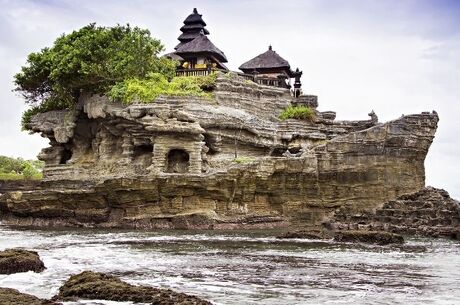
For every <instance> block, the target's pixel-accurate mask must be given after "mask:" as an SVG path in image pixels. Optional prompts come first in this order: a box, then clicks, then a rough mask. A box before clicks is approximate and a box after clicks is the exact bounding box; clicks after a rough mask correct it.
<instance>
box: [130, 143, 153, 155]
mask: <svg viewBox="0 0 460 305" xmlns="http://www.w3.org/2000/svg"><path fill="white" fill-rule="evenodd" d="M152 153H153V145H152V144H143V145H137V146H134V152H133V154H134V158H137V157H139V156H142V155H146V154H147V155H149V156H151V155H152Z"/></svg>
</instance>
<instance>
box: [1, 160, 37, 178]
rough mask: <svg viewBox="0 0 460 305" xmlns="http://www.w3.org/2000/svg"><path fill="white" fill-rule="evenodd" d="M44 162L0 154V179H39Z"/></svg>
mask: <svg viewBox="0 0 460 305" xmlns="http://www.w3.org/2000/svg"><path fill="white" fill-rule="evenodd" d="M43 167H44V162H42V161H39V160H24V159H22V158H10V157H6V156H0V180H20V179H41V178H42V172H41V171H42V169H43Z"/></svg>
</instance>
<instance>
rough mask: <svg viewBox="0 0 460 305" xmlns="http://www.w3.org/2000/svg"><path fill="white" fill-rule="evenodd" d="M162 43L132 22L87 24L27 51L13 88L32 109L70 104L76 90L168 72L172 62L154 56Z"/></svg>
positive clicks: (94, 89)
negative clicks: (38, 47)
mask: <svg viewBox="0 0 460 305" xmlns="http://www.w3.org/2000/svg"><path fill="white" fill-rule="evenodd" d="M162 50H163V45H162V44H161V42H160V41H159V40H157V39H154V38H152V37H151V36H150V32H149V31H148V30H144V29H140V28H138V27H131V26H129V25H126V26H121V25H118V26H115V27H100V26H96V24H94V23H93V24H90V25H88V26H85V27H83V28H81V29H80V30H77V31H74V32H72V33H70V34H68V35H62V36H61V37H59V38H58V39H56V41H55V42H54V45H53V46H52V47H50V48H44V49H42V50H41V51H40V52H37V53H31V54H30V55H29V56H28V58H27V64H26V65H25V66H23V67H22V69H21V72H20V73H18V74H16V75H15V85H16V89H15V90H16V91H18V92H20V93H21V94H22V95H23V97H24V98H25V100H26V102H27V103H31V104H33V106H34V107H33V108H32V109H29V110H28V111H26V113H25V114H24V117H23V123H24V120H27V119H29V118H30V116H31V115H32V114H33V113H37V112H41V111H48V110H52V109H65V108H69V107H71V106H72V105H73V104H75V102H76V101H77V100H78V97H79V95H80V93H81V92H82V91H86V92H91V93H99V94H105V93H107V92H108V91H109V90H110V89H111V88H112V86H114V85H115V84H117V83H118V82H122V81H123V80H125V79H130V78H140V79H143V78H145V77H146V76H147V75H148V74H150V73H161V74H163V75H164V76H165V77H166V78H167V79H169V80H170V79H172V77H173V76H174V71H175V66H176V63H175V62H173V61H171V60H169V59H166V58H160V57H158V54H159V53H160V52H161V51H162Z"/></svg>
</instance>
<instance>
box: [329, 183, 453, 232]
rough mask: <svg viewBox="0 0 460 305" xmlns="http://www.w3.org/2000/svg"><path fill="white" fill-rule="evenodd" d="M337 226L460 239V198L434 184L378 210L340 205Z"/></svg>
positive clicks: (348, 228) (392, 201)
mask: <svg viewBox="0 0 460 305" xmlns="http://www.w3.org/2000/svg"><path fill="white" fill-rule="evenodd" d="M333 226H334V227H335V228H336V229H342V230H350V229H351V230H385V231H391V232H396V233H404V234H417V235H423V236H431V237H450V238H454V239H460V238H459V233H460V202H458V201H457V200H454V199H452V198H450V196H449V194H448V193H447V192H446V191H445V190H441V189H436V188H432V187H426V188H423V189H421V190H419V191H417V192H415V193H412V194H407V195H402V196H400V197H398V198H396V199H395V200H390V201H388V202H386V203H384V204H383V205H381V206H379V207H377V208H376V209H374V210H367V211H360V212H357V213H353V212H350V211H348V210H346V209H343V208H342V209H339V210H338V211H337V213H336V214H335V219H334V223H333Z"/></svg>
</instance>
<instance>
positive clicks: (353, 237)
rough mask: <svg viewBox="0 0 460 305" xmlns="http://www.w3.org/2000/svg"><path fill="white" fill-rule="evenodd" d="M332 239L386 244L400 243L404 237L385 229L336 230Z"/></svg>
mask: <svg viewBox="0 0 460 305" xmlns="http://www.w3.org/2000/svg"><path fill="white" fill-rule="evenodd" d="M334 240H335V241H339V242H359V243H367V244H377V245H388V244H402V243H404V238H403V237H402V236H401V235H399V234H395V233H390V232H385V231H364V230H363V231H359V230H349V231H338V232H336V233H335V235H334Z"/></svg>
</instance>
